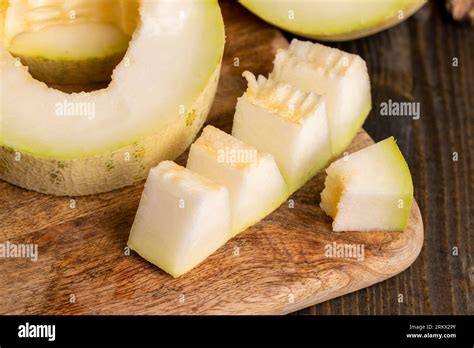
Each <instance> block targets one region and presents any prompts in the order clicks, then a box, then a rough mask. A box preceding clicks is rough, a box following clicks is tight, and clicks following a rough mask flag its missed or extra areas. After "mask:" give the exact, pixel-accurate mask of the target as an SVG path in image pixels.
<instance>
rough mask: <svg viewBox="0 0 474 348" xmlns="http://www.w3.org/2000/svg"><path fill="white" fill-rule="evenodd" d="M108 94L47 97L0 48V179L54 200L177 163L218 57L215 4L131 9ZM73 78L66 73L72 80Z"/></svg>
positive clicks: (203, 108) (168, 0) (210, 90)
mask: <svg viewBox="0 0 474 348" xmlns="http://www.w3.org/2000/svg"><path fill="white" fill-rule="evenodd" d="M139 11H140V16H139V18H138V20H139V22H138V24H137V25H136V27H137V30H136V31H135V33H134V35H133V38H132V40H131V41H130V45H129V48H128V51H127V53H126V59H124V60H123V61H122V62H121V63H120V64H119V65H118V66H117V68H116V69H115V70H114V73H113V75H112V82H111V83H110V85H109V86H108V88H106V89H103V90H97V91H93V92H89V93H84V92H83V93H73V94H66V93H63V92H60V91H58V90H55V89H52V88H48V87H47V86H46V85H45V84H44V83H42V82H40V81H37V80H35V79H33V78H32V77H31V75H30V74H29V73H28V69H27V68H25V67H24V66H22V65H19V64H17V62H16V60H15V59H14V57H13V56H12V55H11V54H10V53H9V52H8V50H7V47H5V45H3V44H2V46H1V47H0V76H1V80H0V96H1V106H2V108H1V111H0V117H1V119H0V145H1V146H0V169H1V170H0V178H2V179H4V180H6V181H8V182H10V183H13V184H15V185H18V186H21V187H24V188H28V189H32V190H35V191H39V192H43V193H50V194H55V195H85V194H94V193H99V192H105V191H110V190H112V189H116V188H119V187H123V186H127V185H130V184H133V183H135V182H137V181H140V180H142V179H144V178H145V177H146V175H147V173H148V170H149V169H150V168H151V167H153V166H155V165H156V164H157V163H158V162H160V161H161V160H164V159H172V158H175V157H177V156H178V155H179V154H181V153H182V152H183V151H184V150H185V149H186V148H187V147H188V146H189V144H190V143H191V142H192V140H193V139H194V137H195V135H196V133H197V132H198V130H199V129H200V128H201V126H202V124H203V123H204V121H205V119H206V116H207V114H208V112H209V109H210V106H211V103H212V100H213V98H214V95H215V91H216V87H217V83H218V78H219V72H220V63H221V60H222V54H223V49H224V25H223V21H222V16H221V12H220V9H219V6H218V4H217V1H211V0H209V1H200V0H194V1H193V0H191V1H188V0H160V1H143V2H140V8H139ZM72 73H74V72H72Z"/></svg>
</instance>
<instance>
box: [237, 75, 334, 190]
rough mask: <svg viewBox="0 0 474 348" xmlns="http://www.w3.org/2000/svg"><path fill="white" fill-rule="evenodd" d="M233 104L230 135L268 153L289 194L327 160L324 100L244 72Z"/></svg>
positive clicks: (327, 148) (329, 156)
mask: <svg viewBox="0 0 474 348" xmlns="http://www.w3.org/2000/svg"><path fill="white" fill-rule="evenodd" d="M244 76H245V77H246V78H247V80H248V89H247V91H246V93H245V94H244V95H243V96H242V97H241V98H239V100H238V102H237V107H236V112H235V117H234V125H233V129H232V134H233V135H234V136H235V137H236V138H238V139H240V140H242V141H244V142H246V143H248V144H251V145H253V146H255V147H256V148H258V149H259V150H261V151H265V152H268V153H271V154H272V155H273V156H274V157H275V160H276V162H277V164H278V166H279V168H280V171H281V172H282V174H283V177H284V178H285V181H286V183H287V185H288V187H289V191H290V193H291V192H294V191H296V190H297V189H298V188H300V187H301V186H303V185H304V183H305V182H306V181H307V180H309V179H310V178H311V177H313V176H314V175H315V174H316V173H317V172H318V171H319V170H320V169H322V168H323V167H324V166H325V165H326V163H327V162H328V161H329V160H330V158H331V144H330V139H329V130H328V121H327V115H326V107H325V103H324V98H322V97H321V96H318V95H316V94H314V93H311V92H309V93H307V92H303V91H301V90H300V89H298V88H296V87H294V86H292V85H290V84H288V83H277V82H275V81H273V80H267V79H265V78H264V77H263V76H259V78H258V80H256V79H255V76H254V75H253V74H251V73H249V72H245V73H244Z"/></svg>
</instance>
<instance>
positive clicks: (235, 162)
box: [187, 126, 288, 235]
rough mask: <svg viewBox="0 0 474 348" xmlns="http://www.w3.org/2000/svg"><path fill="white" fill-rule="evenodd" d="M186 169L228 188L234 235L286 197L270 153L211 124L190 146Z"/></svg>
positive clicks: (260, 218) (264, 214) (281, 180)
mask: <svg viewBox="0 0 474 348" xmlns="http://www.w3.org/2000/svg"><path fill="white" fill-rule="evenodd" d="M187 168H189V169H190V170H192V171H195V172H197V173H199V174H201V175H203V176H205V177H207V178H209V179H211V180H213V181H215V182H217V183H219V184H221V185H225V186H226V187H227V188H228V190H229V194H230V202H231V211H232V231H233V232H232V234H233V235H236V234H237V233H239V232H241V231H243V230H245V229H246V228H247V227H249V226H251V225H253V224H255V223H257V222H258V221H260V220H262V219H263V218H264V217H265V216H266V215H268V214H270V213H271V212H272V211H273V210H275V209H276V208H277V207H278V206H280V205H281V204H282V203H283V202H284V201H285V200H286V198H287V196H288V191H287V188H286V185H285V182H284V180H283V178H282V176H281V174H280V171H279V170H278V167H277V165H276V163H275V160H274V159H273V157H272V156H271V155H269V154H267V153H264V152H261V151H258V150H257V149H256V148H254V147H252V146H249V145H247V144H244V143H243V142H241V141H239V140H238V139H236V138H234V137H232V136H231V135H229V134H227V133H225V132H223V131H221V130H219V129H217V128H215V127H212V126H207V127H206V128H204V131H203V133H202V135H201V136H200V137H199V138H198V139H197V140H196V141H195V142H194V144H193V145H192V146H191V150H190V152H189V158H188V163H187Z"/></svg>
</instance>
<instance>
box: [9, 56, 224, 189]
mask: <svg viewBox="0 0 474 348" xmlns="http://www.w3.org/2000/svg"><path fill="white" fill-rule="evenodd" d="M220 68H221V65H220V64H218V65H217V67H216V68H215V70H214V72H213V74H212V75H211V77H210V79H209V81H208V82H207V86H206V87H205V88H204V89H203V91H202V92H201V94H200V95H199V97H198V98H197V99H196V100H195V102H194V103H193V104H192V105H191V106H190V107H189V109H188V110H191V111H190V112H188V113H187V114H182V115H181V114H178V115H177V116H176V118H174V119H173V121H172V122H171V123H170V124H168V125H167V126H166V127H163V128H162V129H160V130H159V131H157V132H155V133H153V134H152V135H149V136H147V137H145V138H143V139H141V140H138V141H135V142H134V143H132V144H130V145H127V146H123V147H121V148H119V149H117V150H114V151H111V152H106V153H102V154H98V155H95V156H92V157H88V158H82V159H56V158H48V157H42V156H38V155H36V154H30V153H28V152H17V151H16V150H15V149H13V148H11V147H8V146H5V145H2V146H0V179H2V180H5V181H7V182H9V183H11V184H14V185H16V186H20V187H23V188H26V189H29V190H33V191H37V192H41V193H46V194H52V195H57V196H82V195H89V194H96V193H102V192H107V191H111V190H114V189H117V188H121V187H125V186H129V185H132V184H134V183H137V182H139V181H141V180H143V179H145V178H146V176H147V175H148V171H149V170H150V169H151V168H152V167H154V166H156V165H157V164H158V163H159V162H161V161H162V160H166V159H174V158H176V157H178V156H179V155H180V154H182V153H183V152H184V151H185V150H186V148H187V147H188V146H189V145H190V144H191V143H192V141H193V140H194V138H195V137H196V135H197V133H198V131H199V130H200V129H201V127H202V126H203V124H204V122H205V120H206V118H207V115H208V113H209V111H210V108H211V106H212V101H213V99H214V96H215V93H216V90H217V85H218V81H219V75H220ZM18 159H19V160H18ZM127 159H128V160H127Z"/></svg>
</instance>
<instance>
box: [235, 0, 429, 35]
mask: <svg viewBox="0 0 474 348" xmlns="http://www.w3.org/2000/svg"><path fill="white" fill-rule="evenodd" d="M425 2H426V1H425V0H311V1H308V0H240V3H241V4H242V5H244V6H245V7H246V8H248V9H249V10H250V11H252V12H253V13H255V14H256V15H257V16H259V17H260V18H262V19H264V20H265V21H267V22H269V23H271V24H273V25H275V26H277V27H279V28H282V29H284V30H287V31H289V32H292V33H294V34H297V35H301V36H305V37H309V38H313V39H318V40H327V41H344V40H352V39H356V38H360V37H364V36H367V35H370V34H373V33H376V32H379V31H381V30H384V29H386V28H389V27H391V26H394V25H396V24H398V23H401V22H402V21H403V20H405V19H406V18H408V17H410V16H411V15H412V14H413V13H415V12H416V11H417V10H418V9H419V8H420V7H421V6H423V5H424V4H425Z"/></svg>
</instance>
